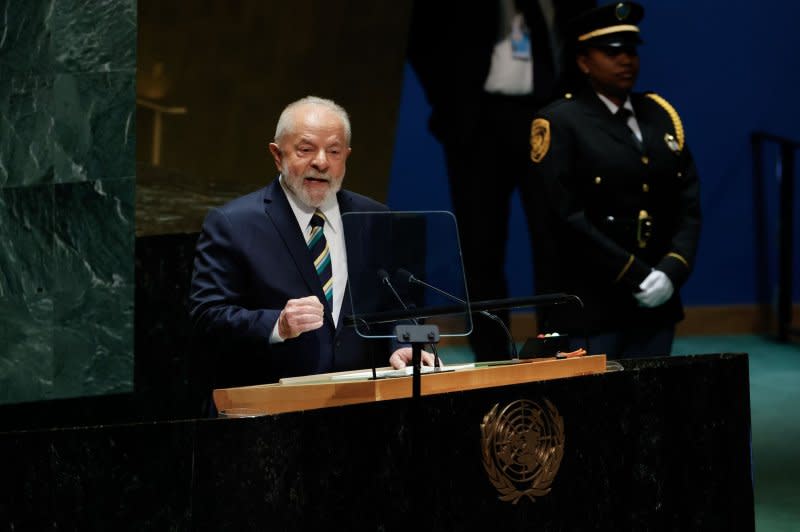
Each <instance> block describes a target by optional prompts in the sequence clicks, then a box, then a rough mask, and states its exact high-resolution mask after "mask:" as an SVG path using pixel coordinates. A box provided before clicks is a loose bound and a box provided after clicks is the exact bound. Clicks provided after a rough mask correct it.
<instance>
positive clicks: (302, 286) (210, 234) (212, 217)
mask: <svg viewBox="0 0 800 532" xmlns="http://www.w3.org/2000/svg"><path fill="white" fill-rule="evenodd" d="M337 200H338V202H339V209H340V211H341V213H342V214H344V213H347V212H355V211H386V210H387V208H386V207H385V206H384V205H382V204H380V203H378V202H376V201H373V200H371V199H369V198H367V197H364V196H361V195H358V194H355V193H352V192H348V191H345V190H342V191H340V192H339V193H338V194H337ZM345 244H346V246H347V250H348V270H349V272H351V273H352V272H356V271H359V269H360V265H359V264H357V263H358V261H360V260H363V259H362V258H363V257H364V256H365V255H364V254H363V253H360V252H359V246H358V243H356V242H353V241H352V239H351V235H350V234H349V233H346V234H345ZM351 264H352V266H351ZM334 268H335V265H334ZM312 294H313V295H316V296H317V297H319V298H320V300H321V301H325V299H324V296H323V292H322V286H321V283H320V280H319V277H318V276H317V273H316V270H315V269H314V266H313V263H312V259H311V256H310V252H309V250H308V248H307V246H306V242H305V238H304V236H303V234H302V231H301V230H300V228H299V227H298V225H297V221H296V218H295V216H294V214H293V212H292V210H291V207H290V206H289V202H288V200H287V199H286V195H285V193H284V191H283V189H282V188H281V186H280V184H279V182H278V180H277V179H276V180H274V181H273V182H272V183H271V184H270V185H268V186H267V187H265V188H263V189H261V190H259V191H256V192H253V193H251V194H248V195H246V196H243V197H241V198H238V199H235V200H233V201H231V202H230V203H228V204H226V205H224V206H222V207H219V208H215V209H211V210H210V211H209V213H208V215H207V216H206V219H205V221H204V222H203V228H202V231H201V233H200V237H199V240H198V244H197V251H196V256H195V262H194V274H193V277H192V284H191V293H190V311H191V316H192V320H193V323H194V327H195V331H196V333H197V336H198V338H200V343H201V344H202V347H204V348H206V351H208V350H213V351H214V353H213V354H214V356H215V357H217V359H218V360H217V363H216V373H217V375H216V377H217V378H216V382H215V383H214V386H216V387H221V386H243V385H248V384H258V383H266V382H274V381H276V380H278V379H280V378H282V377H288V376H297V375H306V374H315V373H324V372H331V371H340V370H348V369H358V368H365V367H370V366H371V364H372V362H371V359H370V358H369V356H368V355H369V354H370V346H369V345H367V344H366V343H365V342H364V341H363V340H362V339H361V338H360V337H358V335H357V334H356V332H355V331H354V329H353V328H352V327H348V326H346V325H344V323H343V320H344V317H345V316H347V315H348V314H351V303H350V297H349V296H348V294H345V297H344V301H343V303H342V309H341V312H340V315H339V323H337V324H334V323H333V319H332V317H331V314H330V312H326V313H325V320H324V324H323V326H322V327H321V328H319V329H317V330H315V331H309V332H306V333H303V334H301V335H300V336H298V337H297V338H293V339H289V340H286V341H284V342H283V343H278V344H270V343H269V338H270V335H271V333H272V330H273V327H274V326H275V323H276V321H277V320H278V316H279V315H280V312H281V309H282V308H283V307H284V305H285V304H286V302H287V300H289V299H293V298H300V297H305V296H309V295H312ZM380 356H381V357H382V358H381V362H383V361H385V360H386V359H388V353H385V352H382V353H380Z"/></svg>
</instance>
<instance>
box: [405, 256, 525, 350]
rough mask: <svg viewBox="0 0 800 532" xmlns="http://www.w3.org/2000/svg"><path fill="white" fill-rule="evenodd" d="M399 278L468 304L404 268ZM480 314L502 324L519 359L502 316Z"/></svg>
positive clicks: (486, 311) (485, 311) (481, 311)
mask: <svg viewBox="0 0 800 532" xmlns="http://www.w3.org/2000/svg"><path fill="white" fill-rule="evenodd" d="M397 276H398V277H399V278H400V280H401V281H403V282H404V283H409V284H418V285H420V286H424V287H425V288H430V289H431V290H433V291H434V292H436V293H438V294H440V295H443V296H444V297H446V298H448V299H450V300H451V301H455V302H457V303H461V304H464V305H466V304H467V302H466V301H464V300H463V299H461V298H460V297H456V296H454V295H453V294H451V293H449V292H445V291H444V290H442V289H441V288H438V287H436V286H433V285H432V284H428V283H426V282H425V281H423V280H421V279H418V278H417V277H415V276H414V274H412V273H411V272H410V271H408V270H404V269H403V268H398V270H397ZM478 314H481V315H482V316H485V317H487V318H489V319H491V320H492V321H496V322H497V323H499V324H500V327H502V328H503V331H504V332H505V333H506V338H508V345H509V346H510V347H511V358H512V359H513V360H517V359H518V358H519V355H518V354H517V344H516V343H515V342H514V338H513V337H512V336H511V332H510V331H509V330H508V327H507V326H506V324H505V322H504V321H503V320H502V319H500V316H498V315H497V314H492V313H491V312H489V311H488V310H479V311H478Z"/></svg>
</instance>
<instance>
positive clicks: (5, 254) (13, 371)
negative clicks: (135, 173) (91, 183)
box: [0, 185, 56, 403]
mask: <svg viewBox="0 0 800 532" xmlns="http://www.w3.org/2000/svg"><path fill="white" fill-rule="evenodd" d="M53 228H54V226H53V187H52V185H43V186H36V187H16V188H0V403H6V402H19V401H33V400H37V399H42V398H44V397H47V396H48V394H49V393H50V392H51V390H52V382H53V380H52V376H53V297H52V287H53V270H54V268H55V267H56V262H55V260H54V256H53V250H54V247H53Z"/></svg>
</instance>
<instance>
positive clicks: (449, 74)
mask: <svg viewBox="0 0 800 532" xmlns="http://www.w3.org/2000/svg"><path fill="white" fill-rule="evenodd" d="M594 5H595V2H594V1H589V0H571V1H562V0H527V1H522V0H516V1H515V0H499V1H493V2H473V3H465V2H456V1H454V0H443V1H437V2H422V1H418V2H416V3H415V5H414V10H413V14H412V21H411V29H410V33H409V45H408V59H409V63H410V64H411V66H412V68H413V69H414V71H415V73H416V75H417V77H418V79H419V81H420V84H421V85H422V88H423V89H424V91H425V95H426V97H427V100H428V102H429V103H430V105H431V108H432V110H431V116H430V121H429V127H430V131H431V133H432V134H433V136H434V137H436V138H437V139H438V140H439V142H440V143H441V145H442V148H443V150H444V156H445V162H446V165H447V175H448V180H449V183H450V195H451V198H452V204H453V211H454V213H455V215H456V218H457V221H458V228H459V238H460V241H461V246H462V253H463V259H464V269H465V273H466V279H467V287H468V291H469V296H470V299H471V300H473V301H478V300H486V299H502V298H505V297H507V296H508V286H507V281H506V274H505V258H506V246H507V245H508V225H509V214H510V210H511V198H512V194H513V192H514V190H515V189H516V188H517V187H518V186H519V184H520V182H521V181H522V180H523V179H524V178H525V177H526V176H527V172H528V168H527V165H528V150H529V148H528V141H527V135H528V131H529V127H530V117H531V116H532V115H533V113H534V112H536V111H537V110H538V109H539V108H540V107H541V106H542V105H544V104H546V103H548V102H550V101H552V100H553V99H554V98H555V97H556V96H557V95H559V94H562V92H561V91H562V89H561V88H560V87H561V86H563V85H564V83H565V80H564V76H563V74H564V69H562V61H561V53H560V51H561V43H562V40H563V36H564V30H565V25H566V21H568V20H569V19H570V18H572V17H573V16H575V15H577V14H578V13H580V12H581V11H583V10H584V9H587V8H589V7H592V6H594ZM525 210H526V215H527V216H528V218H531V217H532V216H534V215H535V213H536V211H537V207H536V206H535V205H532V204H527V205H525ZM533 226H534V227H537V226H536V225H533ZM544 238H547V235H546V234H543V235H542V234H538V233H537V234H534V235H531V240H532V245H533V249H534V254H535V253H536V247H537V244H538V243H539V241H540V240H542V239H544ZM537 289H538V287H537ZM537 291H539V292H541V290H537ZM497 314H498V315H500V316H501V318H502V319H503V320H504V321H505V322H506V323H508V318H509V314H508V311H500V312H497ZM470 344H471V347H472V350H473V351H474V353H475V357H476V360H478V361H485V360H498V359H504V358H507V357H508V356H509V348H508V341H507V339H506V336H505V333H504V331H503V329H502V328H501V327H499V326H498V324H497V323H492V322H491V321H490V320H487V319H486V318H484V317H483V316H481V315H478V314H476V315H475V316H474V330H473V333H472V334H471V335H470Z"/></svg>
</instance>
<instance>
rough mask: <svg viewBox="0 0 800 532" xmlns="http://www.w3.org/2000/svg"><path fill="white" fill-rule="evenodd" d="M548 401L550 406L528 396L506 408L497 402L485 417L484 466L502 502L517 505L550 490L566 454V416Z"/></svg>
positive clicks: (482, 437)
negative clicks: (564, 417) (560, 413)
mask: <svg viewBox="0 0 800 532" xmlns="http://www.w3.org/2000/svg"><path fill="white" fill-rule="evenodd" d="M544 402H545V405H546V406H547V408H546V409H545V408H542V407H541V406H539V404H537V403H535V402H533V401H528V400H525V399H522V400H519V401H514V402H513V403H511V404H509V405H508V406H506V407H505V408H503V409H502V411H499V410H500V405H499V404H496V405H494V407H493V408H492V410H491V411H490V412H489V413H488V414H486V415H485V416H484V417H483V423H482V424H481V440H482V441H481V443H482V446H481V447H482V458H483V466H484V468H486V473H487V475H488V476H489V481H490V482H491V483H492V484H493V485H494V487H495V488H497V491H498V492H499V493H500V495H499V497H498V498H499V499H500V500H501V501H511V502H512V503H513V504H517V502H518V501H519V500H520V499H521V498H522V497H528V498H529V499H530V500H532V501H535V500H536V497H541V496H543V495H547V494H548V493H550V485H551V484H552V483H553V480H554V479H555V477H556V473H558V468H559V466H560V465H561V458H562V457H563V456H564V419H563V418H562V417H561V416H560V415H559V414H558V410H556V407H555V406H553V404H552V403H551V402H550V401H548V400H546V399H545V401H544ZM498 411H499V412H498Z"/></svg>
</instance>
